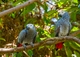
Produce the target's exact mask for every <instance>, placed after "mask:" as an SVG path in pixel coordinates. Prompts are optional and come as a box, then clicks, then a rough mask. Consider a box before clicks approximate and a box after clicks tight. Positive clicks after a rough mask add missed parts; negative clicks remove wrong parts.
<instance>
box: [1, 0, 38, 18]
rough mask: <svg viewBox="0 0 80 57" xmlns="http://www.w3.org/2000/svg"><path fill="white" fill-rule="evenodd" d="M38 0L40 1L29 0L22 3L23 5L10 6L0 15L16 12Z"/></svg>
mask: <svg viewBox="0 0 80 57" xmlns="http://www.w3.org/2000/svg"><path fill="white" fill-rule="evenodd" d="M36 1H38V0H29V1H27V2H24V3H23V4H21V5H18V6H16V7H13V8H10V9H8V10H5V11H3V12H0V17H2V16H5V15H7V14H9V13H12V12H14V11H17V10H20V9H21V8H24V7H26V6H28V5H30V4H32V3H33V2H36Z"/></svg>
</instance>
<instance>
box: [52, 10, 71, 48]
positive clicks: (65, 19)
mask: <svg viewBox="0 0 80 57" xmlns="http://www.w3.org/2000/svg"><path fill="white" fill-rule="evenodd" d="M59 17H60V18H59V20H58V21H56V22H55V21H54V20H51V22H53V23H54V24H55V37H60V36H68V35H69V33H70V30H71V27H72V26H71V23H70V15H69V13H68V12H66V11H63V10H61V11H59ZM55 47H56V49H62V48H63V42H60V43H57V44H56V45H55Z"/></svg>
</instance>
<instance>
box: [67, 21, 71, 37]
mask: <svg viewBox="0 0 80 57" xmlns="http://www.w3.org/2000/svg"><path fill="white" fill-rule="evenodd" d="M71 28H72V25H71V23H70V22H69V32H68V34H67V36H68V35H69V34H70V30H71Z"/></svg>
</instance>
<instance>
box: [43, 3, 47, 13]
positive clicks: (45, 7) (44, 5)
mask: <svg viewBox="0 0 80 57" xmlns="http://www.w3.org/2000/svg"><path fill="white" fill-rule="evenodd" d="M43 8H44V10H45V12H47V10H48V6H47V4H46V2H44V4H43Z"/></svg>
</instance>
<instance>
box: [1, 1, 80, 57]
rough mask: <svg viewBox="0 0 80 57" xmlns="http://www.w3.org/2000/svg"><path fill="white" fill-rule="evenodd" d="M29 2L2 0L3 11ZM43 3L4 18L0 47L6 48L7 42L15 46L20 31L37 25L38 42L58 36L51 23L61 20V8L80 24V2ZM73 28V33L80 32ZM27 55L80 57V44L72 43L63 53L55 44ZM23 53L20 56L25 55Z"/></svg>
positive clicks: (66, 43)
mask: <svg viewBox="0 0 80 57" xmlns="http://www.w3.org/2000/svg"><path fill="white" fill-rule="evenodd" d="M25 1H28V0H2V1H0V11H3V10H7V9H9V8H12V7H14V6H17V5H19V4H22V3H23V2H25ZM53 2H55V4H56V5H55V4H53ZM40 3H41V4H39V3H35V2H34V3H32V4H30V5H28V6H27V7H25V8H23V9H21V10H19V11H15V12H13V13H11V14H8V15H6V16H4V17H2V18H0V47H4V45H6V44H7V43H12V44H13V43H14V44H15V43H16V42H14V40H15V41H16V38H17V37H18V34H19V32H20V31H21V30H22V29H24V27H25V25H26V24H28V23H33V24H35V26H36V28H37V31H38V35H37V38H36V42H40V41H41V40H44V39H46V38H50V37H54V26H53V27H52V26H51V22H50V20H51V19H52V18H58V11H57V10H60V9H64V10H66V11H68V12H69V13H70V16H71V19H70V21H71V23H72V24H73V23H74V22H76V23H75V24H77V23H78V24H80V6H79V5H80V2H79V1H78V0H52V1H51V0H50V1H45V0H43V1H41V2H40ZM72 26H73V27H72V30H71V33H73V32H75V31H77V30H80V26H75V25H72ZM76 37H78V38H80V36H79V35H76ZM43 51H44V52H43ZM27 53H28V54H29V55H33V57H47V56H52V57H53V56H54V57H55V56H62V57H63V56H65V57H71V56H72V54H75V55H76V57H79V56H80V45H79V44H77V43H75V42H71V41H68V42H65V43H64V48H63V49H62V51H60V52H59V51H56V50H55V46H54V45H50V46H41V47H39V48H36V49H33V50H29V51H28V52H27ZM61 53H62V55H61ZM21 54H22V53H21ZM21 54H20V55H19V57H20V56H22V55H21ZM35 54H36V56H35ZM15 56H16V55H15ZM13 57H14V56H13Z"/></svg>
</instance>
